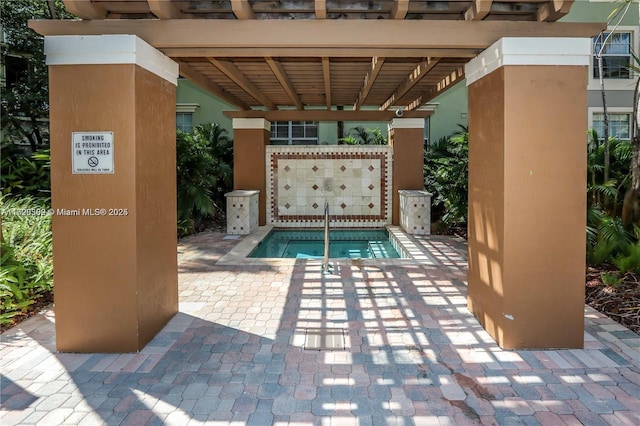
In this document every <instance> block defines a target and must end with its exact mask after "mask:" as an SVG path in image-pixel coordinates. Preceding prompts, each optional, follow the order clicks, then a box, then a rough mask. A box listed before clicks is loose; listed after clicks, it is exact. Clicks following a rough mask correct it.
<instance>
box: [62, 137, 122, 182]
mask: <svg viewBox="0 0 640 426" xmlns="http://www.w3.org/2000/svg"><path fill="white" fill-rule="evenodd" d="M71 135H72V136H71V150H72V155H71V163H72V168H73V173H74V174H103V173H104V174H108V173H113V132H73V133H72V134H71Z"/></svg>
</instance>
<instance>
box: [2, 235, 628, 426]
mask: <svg viewBox="0 0 640 426" xmlns="http://www.w3.org/2000/svg"><path fill="white" fill-rule="evenodd" d="M236 242H237V241H236V240H225V239H223V235H221V234H215V233H209V234H201V235H198V236H194V237H191V238H189V239H186V240H184V241H182V242H181V244H180V247H179V251H180V254H179V259H180V260H179V262H180V263H179V267H180V275H179V281H180V313H179V314H178V315H177V316H176V317H175V318H174V319H173V320H171V322H170V323H169V324H168V325H167V326H166V327H165V328H164V329H163V330H162V332H160V333H159V334H158V335H157V337H156V338H155V339H154V340H153V341H152V342H151V343H149V345H147V347H145V349H144V350H143V351H142V352H140V353H139V354H58V353H56V352H55V332H54V326H53V322H54V320H55V317H54V314H53V312H52V311H47V312H45V313H43V314H42V315H39V316H37V317H34V318H32V319H31V320H29V321H27V322H25V323H23V324H21V325H20V326H19V327H17V328H15V329H12V330H10V331H8V332H7V333H5V334H4V335H2V346H1V348H0V374H2V376H1V379H2V409H1V410H0V424H2V425H3V426H5V425H7V426H8V425H27V424H38V425H47V426H49V425H56V424H72V425H102V424H107V425H119V424H124V425H147V424H149V425H165V424H166V425H180V426H183V425H198V424H211V425H217V424H237V425H244V424H250V425H261V426H262V425H271V424H277V425H287V424H290V425H429V424H478V423H482V424H500V425H503V424H527V425H528V424H545V425H547V424H548V425H559V424H565V423H566V424H581V423H582V424H586V425H599V424H616V425H617V424H628V425H638V424H640V359H639V356H638V346H640V338H639V336H638V335H636V334H634V333H632V332H630V331H628V330H626V329H625V328H624V327H622V326H619V325H617V324H616V323H614V322H612V321H611V320H609V319H608V318H606V317H604V316H602V315H600V314H599V313H597V312H595V311H593V310H591V309H586V311H585V312H586V313H585V321H586V333H585V349H584V350H562V351H503V350H501V349H500V348H498V347H497V346H496V344H495V343H494V342H493V341H492V339H491V338H490V337H489V335H488V334H487V333H486V332H484V330H483V329H482V328H481V327H480V325H479V324H478V322H477V321H476V320H475V319H474V317H473V316H472V315H471V314H470V313H469V312H468V310H467V309H466V286H465V279H466V260H465V257H466V256H465V246H464V244H463V243H460V242H458V241H455V240H451V239H447V238H437V237H432V238H423V239H418V242H419V243H420V244H422V245H424V246H426V247H427V248H428V249H429V250H430V252H431V254H432V255H433V259H435V261H434V262H422V263H415V262H396V263H393V262H392V263H390V264H385V265H383V266H373V265H372V264H371V263H370V262H357V261H353V262H341V263H338V264H337V265H336V266H335V271H334V274H332V275H322V274H321V271H320V264H319V262H317V261H296V262H294V263H291V262H290V264H286V262H275V263H273V264H270V263H269V262H265V263H264V264H249V263H246V264H238V265H229V264H225V265H222V264H216V261H217V260H218V259H219V258H220V257H221V256H222V255H224V254H226V253H227V252H228V251H229V250H230V249H231V248H232V247H233V246H234V245H235V244H236ZM323 347H332V348H333V349H332V350H328V349H320V350H318V349H317V348H323Z"/></svg>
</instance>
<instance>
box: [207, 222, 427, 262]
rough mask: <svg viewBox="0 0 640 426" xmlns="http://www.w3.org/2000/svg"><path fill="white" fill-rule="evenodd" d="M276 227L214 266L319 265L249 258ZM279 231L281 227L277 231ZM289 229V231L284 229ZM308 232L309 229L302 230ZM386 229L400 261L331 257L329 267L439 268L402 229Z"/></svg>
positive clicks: (261, 231) (260, 229)
mask: <svg viewBox="0 0 640 426" xmlns="http://www.w3.org/2000/svg"><path fill="white" fill-rule="evenodd" d="M274 228H275V227H274V226H273V225H265V226H259V227H258V230H257V231H256V232H254V233H252V234H249V235H246V236H245V237H244V238H243V239H242V240H240V241H239V242H238V244H236V245H235V246H234V247H233V248H232V249H231V250H230V251H229V252H228V253H227V254H225V255H224V256H222V258H220V259H219V260H218V261H217V262H216V264H217V265H283V266H286V265H295V264H299V263H300V262H301V261H304V262H306V263H307V264H310V265H313V264H316V263H317V264H318V265H321V264H322V259H280V258H254V257H248V256H249V254H250V253H251V252H252V251H253V249H254V248H255V247H256V246H257V245H258V243H260V241H262V240H263V239H264V238H265V237H266V236H267V234H268V233H269V232H271V230H272V229H274ZM276 229H280V228H276ZM286 229H287V230H291V229H290V228H286ZM305 229H308V228H305ZM385 229H386V230H387V231H388V232H389V236H390V237H391V242H392V243H393V246H394V247H395V248H396V250H397V251H398V253H400V255H401V256H408V257H404V258H400V259H347V258H330V261H331V262H330V263H332V264H343V265H344V264H348V265H350V264H354V263H358V264H361V265H372V266H381V265H407V264H412V265H414V264H416V263H419V264H426V265H438V264H439V262H438V260H437V259H436V258H435V257H433V255H431V254H430V253H429V251H428V250H426V248H425V247H424V246H423V245H422V244H420V243H418V242H417V241H416V240H415V237H414V236H412V235H409V234H407V233H405V232H404V231H403V230H402V228H400V227H399V226H394V225H387V226H385Z"/></svg>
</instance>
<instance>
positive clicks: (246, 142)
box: [233, 118, 271, 225]
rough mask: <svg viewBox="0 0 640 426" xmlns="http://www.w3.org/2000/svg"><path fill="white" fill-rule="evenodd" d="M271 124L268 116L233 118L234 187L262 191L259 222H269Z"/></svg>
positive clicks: (261, 223)
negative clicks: (269, 146)
mask: <svg viewBox="0 0 640 426" xmlns="http://www.w3.org/2000/svg"><path fill="white" fill-rule="evenodd" d="M270 130H271V123H270V122H269V121H267V120H265V119H264V118H234V119H233V189H236V190H258V191H260V194H259V195H258V211H259V218H258V223H259V224H260V225H265V224H266V222H267V194H266V191H267V174H266V173H267V171H266V170H267V169H266V157H265V156H266V149H267V145H269V131H270Z"/></svg>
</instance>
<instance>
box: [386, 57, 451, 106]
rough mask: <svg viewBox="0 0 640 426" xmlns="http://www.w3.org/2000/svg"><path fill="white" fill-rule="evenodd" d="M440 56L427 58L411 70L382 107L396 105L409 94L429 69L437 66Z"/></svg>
mask: <svg viewBox="0 0 640 426" xmlns="http://www.w3.org/2000/svg"><path fill="white" fill-rule="evenodd" d="M439 61H440V58H427V60H426V61H423V62H421V63H419V64H418V66H417V67H415V68H414V69H413V71H411V74H409V75H408V76H407V78H406V79H405V80H404V81H403V82H402V83H400V85H399V86H398V87H397V88H396V90H395V91H394V92H393V95H391V96H389V98H388V99H387V100H386V101H384V103H383V104H382V106H381V107H380V109H387V108H389V107H390V106H392V105H394V103H395V102H397V101H399V100H400V99H401V98H402V97H403V96H404V95H406V94H407V92H408V91H409V90H411V89H412V88H413V87H414V86H415V85H416V84H418V82H420V80H422V79H423V78H424V77H425V76H426V75H427V74H429V71H431V70H432V69H433V67H435V66H436V65H437V64H438V62H439Z"/></svg>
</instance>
